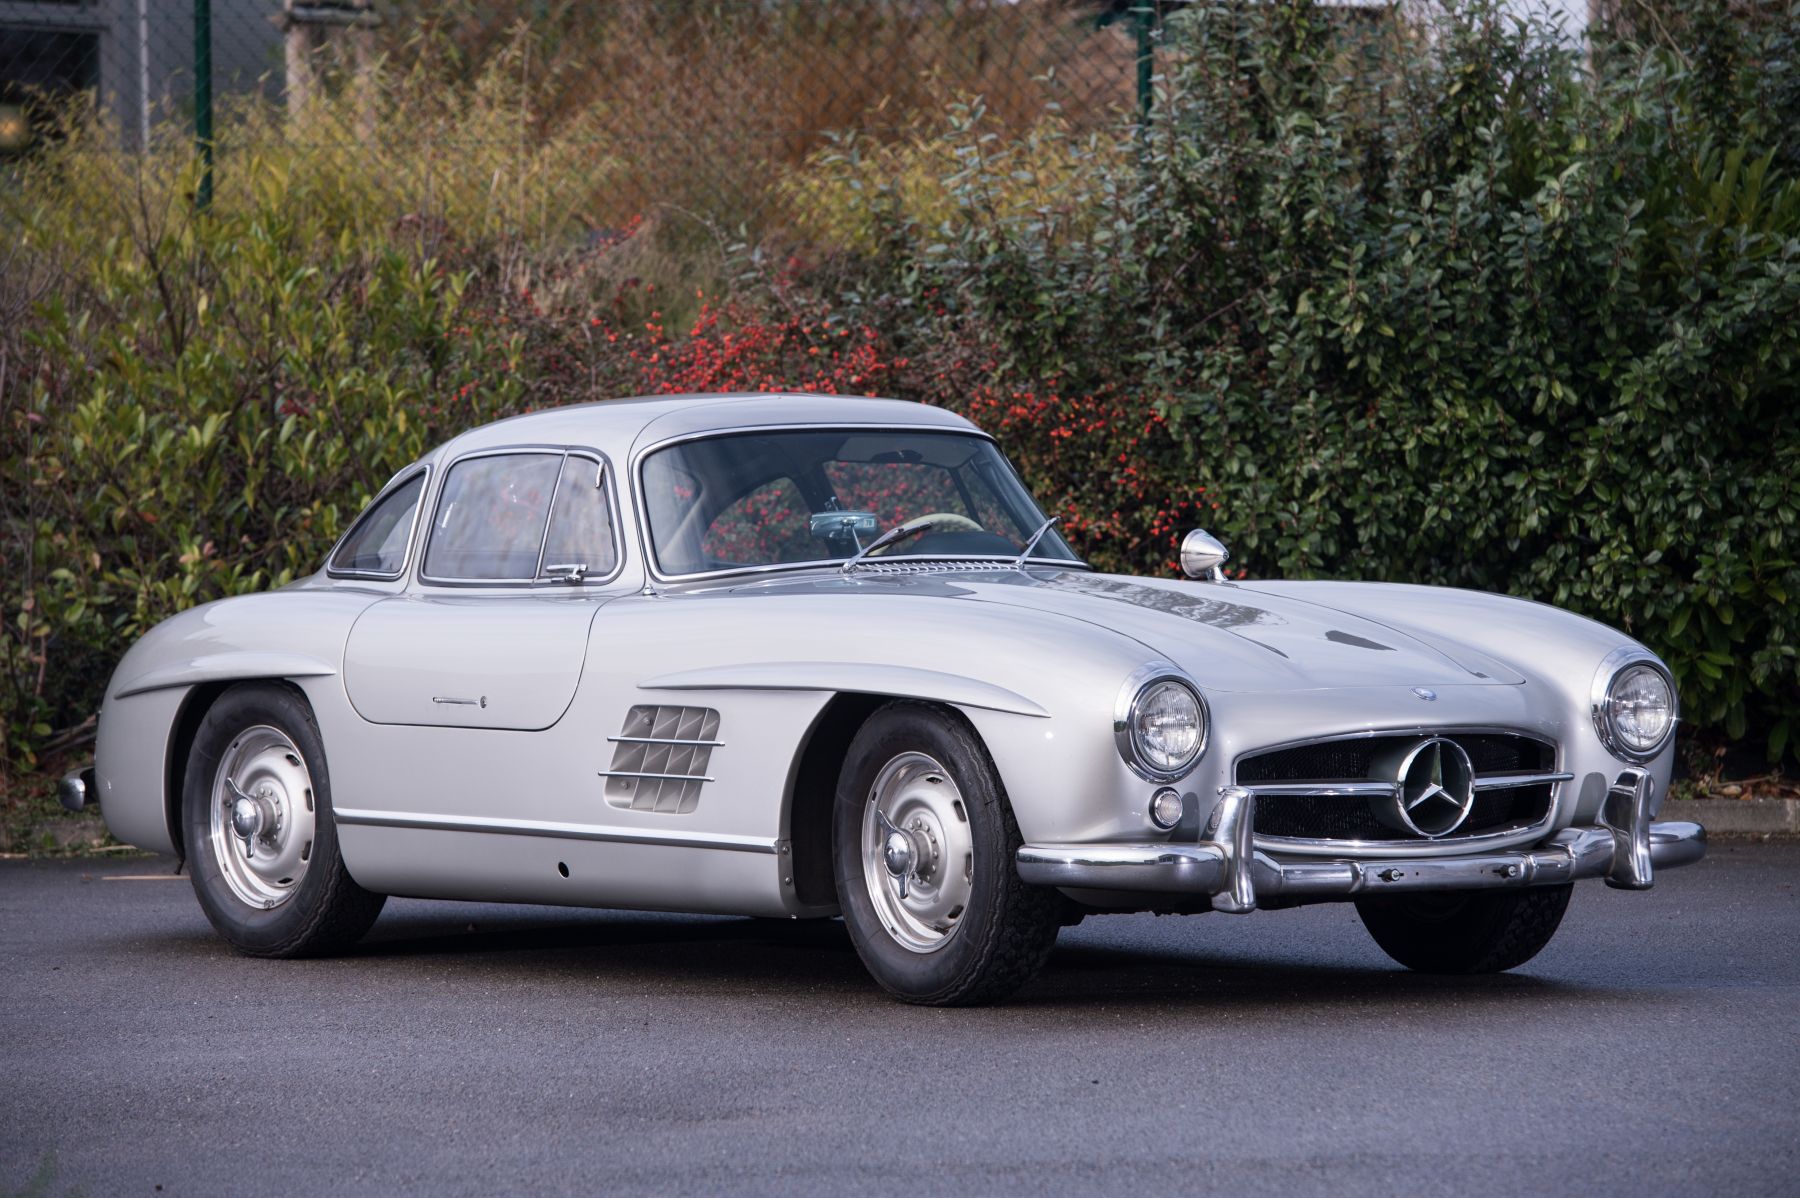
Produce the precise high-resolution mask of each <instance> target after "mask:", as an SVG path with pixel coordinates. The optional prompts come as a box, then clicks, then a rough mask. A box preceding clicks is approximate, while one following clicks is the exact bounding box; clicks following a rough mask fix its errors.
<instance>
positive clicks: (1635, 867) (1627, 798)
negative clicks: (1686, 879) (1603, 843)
mask: <svg viewBox="0 0 1800 1198" xmlns="http://www.w3.org/2000/svg"><path fill="white" fill-rule="evenodd" d="M1655 789H1656V781H1655V779H1653V778H1651V777H1650V775H1649V774H1648V773H1646V772H1645V771H1643V770H1640V769H1627V770H1623V771H1621V772H1620V774H1619V776H1618V778H1617V779H1616V780H1615V781H1614V782H1613V784H1612V787H1611V788H1610V789H1609V790H1608V791H1607V792H1606V800H1605V802H1603V803H1602V804H1601V806H1600V823H1601V826H1603V827H1605V828H1606V829H1608V830H1609V831H1610V832H1611V833H1612V838H1613V857H1612V868H1611V869H1610V870H1608V871H1607V875H1606V884H1607V885H1608V886H1612V887H1616V888H1617V889H1620V890H1648V889H1650V887H1651V886H1652V885H1654V884H1655V882H1656V873H1655V868H1656V867H1655V863H1654V860H1653V858H1652V856H1651V853H1650V798H1651V795H1652V794H1653V793H1654V792H1655Z"/></svg>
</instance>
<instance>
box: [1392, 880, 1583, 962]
mask: <svg viewBox="0 0 1800 1198" xmlns="http://www.w3.org/2000/svg"><path fill="white" fill-rule="evenodd" d="M1574 889H1575V888H1574V887H1573V886H1533V887H1531V888H1529V889H1525V890H1506V891H1464V892H1447V893H1442V894H1413V895H1395V896H1391V897H1378V898H1365V899H1358V900H1357V902H1356V913H1357V914H1358V915H1360V916H1361V917H1362V921H1363V926H1364V927H1366V928H1368V929H1369V935H1371V936H1373V937H1374V938H1375V943H1376V944H1378V945H1380V946H1381V951H1383V952H1385V953H1386V954H1387V955H1388V956H1390V957H1392V958H1393V959H1394V960H1396V961H1398V962H1399V963H1400V964H1402V965H1404V966H1406V967H1407V968H1408V969H1412V970H1417V971H1418V972H1420V973H1499V972H1501V971H1503V970H1507V969H1512V968H1515V967H1517V966H1520V965H1523V964H1525V962H1527V961H1529V960H1531V959H1532V958H1533V957H1535V956H1537V955H1538V953H1539V952H1540V951H1542V949H1543V947H1544V946H1545V945H1546V944H1549V943H1550V938H1551V937H1552V936H1554V935H1556V929H1557V927H1558V926H1559V925H1560V924H1561V923H1562V917H1563V912H1564V911H1566V910H1568V907H1569V895H1570V893H1571V892H1572V891H1573V890H1574Z"/></svg>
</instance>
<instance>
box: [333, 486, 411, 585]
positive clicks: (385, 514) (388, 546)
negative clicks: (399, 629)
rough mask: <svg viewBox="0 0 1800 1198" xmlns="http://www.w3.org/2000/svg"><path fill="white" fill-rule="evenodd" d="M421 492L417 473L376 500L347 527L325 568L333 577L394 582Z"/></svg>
mask: <svg viewBox="0 0 1800 1198" xmlns="http://www.w3.org/2000/svg"><path fill="white" fill-rule="evenodd" d="M424 490H425V472H424V471H423V470H421V471H419V472H418V473H417V474H414V475H413V476H412V477H411V478H409V479H407V480H406V481H405V482H404V483H401V484H400V485H399V486H398V487H396V488H395V489H394V490H392V491H389V492H388V493H387V494H386V495H384V496H382V497H380V498H378V499H377V500H376V501H375V502H374V503H373V504H371V505H370V506H369V508H368V510H366V511H365V512H363V514H362V516H361V517H360V518H359V519H358V520H357V522H356V523H355V524H354V525H353V526H352V527H351V529H350V535H348V536H346V537H345V538H344V540H343V543H342V544H340V545H339V546H338V547H337V552H336V553H333V554H332V555H331V561H330V562H328V563H327V564H326V568H327V569H328V570H329V571H330V572H331V573H333V574H353V575H358V576H362V577H375V578H398V577H399V576H400V573H401V571H403V570H405V569H406V547H407V545H408V544H409V543H410V542H411V541H412V530H413V518H414V515H415V513H416V512H417V511H418V508H419V496H420V494H422V493H423V492H424Z"/></svg>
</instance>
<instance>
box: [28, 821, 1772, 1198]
mask: <svg viewBox="0 0 1800 1198" xmlns="http://www.w3.org/2000/svg"><path fill="white" fill-rule="evenodd" d="M168 869H169V863H168V862H167V861H163V860H158V861H144V860H136V861H104V862H68V863H46V864H32V863H26V862H16V861H14V862H0V1003H3V1004H4V1005H3V1010H4V1019H5V1023H4V1031H3V1032H0V1194H11V1193H19V1192H24V1193H38V1194H47V1195H62V1194H69V1193H86V1194H95V1195H99V1194H154V1193H156V1192H158V1191H160V1192H161V1193H163V1194H167V1195H180V1194H229V1195H257V1194H309V1193H333V1194H340V1193H352V1194H389V1193H400V1194H433V1195H437V1194H464V1193H468V1194H500V1193H507V1192H531V1193H595V1194H599V1193H608V1194H617V1193H640V1192H668V1193H710V1192H721V1193H727V1192H728V1193H798V1192H806V1193H829V1194H850V1193H856V1194H877V1193H879V1194H908V1195H927V1194H947V1193H969V1194H985V1193H1022V1194H1040V1193H1077V1194H1084V1193H1094V1192H1117V1193H1132V1194H1159V1193H1167V1194H1190V1193H1191V1194H1199V1193H1220V1194H1230V1195H1233V1196H1239V1195H1254V1194H1279V1195H1286V1194H1295V1193H1319V1194H1330V1195H1333V1196H1334V1198H1343V1196H1350V1195H1360V1194H1370V1195H1382V1196H1384V1198H1393V1196H1404V1198H1411V1196H1414V1195H1430V1194H1452V1193H1454V1194H1459V1195H1480V1196H1481V1198H1491V1196H1494V1195H1509V1194H1521V1195H1524V1194H1532V1195H1538V1194H1582V1195H1589V1194H1620V1195H1626V1194H1630V1195H1661V1194H1717V1193H1725V1194H1731V1195H1734V1196H1742V1195H1757V1194H1790V1195H1791V1194H1797V1193H1800V892H1797V887H1800V846H1797V845H1794V844H1793V843H1791V842H1790V843H1789V844H1787V845H1781V844H1773V845H1759V844H1749V843H1736V844H1731V843H1719V844H1715V845H1714V846H1713V854H1712V856H1711V857H1710V858H1709V859H1708V860H1707V861H1706V862H1704V863H1702V864H1701V865H1699V866H1696V867H1693V868H1691V869H1687V870H1682V871H1679V872H1672V873H1666V874H1665V875H1664V876H1663V878H1662V881H1661V882H1660V883H1659V884H1658V886H1657V888H1656V890H1655V891H1653V892H1652V893H1650V894H1647V895H1640V894H1622V893H1618V892H1614V891H1610V890H1607V889H1605V888H1604V887H1602V886H1601V885H1599V884H1598V883H1584V884H1583V885H1582V886H1581V887H1580V888H1579V889H1578V891H1577V894H1576V898H1575V902H1574V904H1573V906H1572V907H1571V909H1570V913H1569V917H1568V919H1567V920H1566V921H1565V922H1564V924H1563V930H1562V932H1561V934H1560V935H1559V937H1558V938H1557V940H1556V941H1555V942H1554V943H1552V944H1551V946H1550V947H1549V948H1548V949H1547V950H1546V951H1545V952H1544V953H1543V954H1542V955H1541V956H1539V957H1538V958H1537V960H1535V961H1533V962H1532V963H1531V964H1530V965H1528V966H1526V967H1525V968H1524V969H1523V970H1521V971H1519V972H1517V973H1515V974H1512V975H1507V976H1502V977H1497V978H1486V979H1478V980H1439V979H1429V978H1422V977H1417V976H1413V975H1408V974H1405V973H1401V972H1398V971H1396V970H1395V969H1393V968H1390V966H1389V965H1388V963H1387V961H1386V959H1385V958H1384V957H1382V956H1381V955H1380V954H1379V952H1378V951H1377V950H1376V949H1375V947H1374V946H1373V944H1372V943H1371V942H1370V941H1369V940H1368V938H1367V937H1366V935H1365V934H1364V933H1363V931H1362V929H1361V925H1360V924H1358V923H1357V921H1356V917H1355V915H1354V913H1353V912H1352V910H1351V909H1350V908H1348V907H1342V906H1324V907H1315V908H1310V909H1306V910H1300V911H1286V912H1272V913H1262V914H1258V915H1254V916H1251V917H1248V918H1233V917H1228V916H1219V915H1210V916H1202V917H1185V918H1165V919H1158V918H1155V917H1151V916H1130V917H1124V916H1114V917H1107V918H1099V919H1090V920H1089V921H1088V922H1087V923H1085V924H1084V925H1082V926H1081V927H1079V928H1076V929H1072V930H1069V931H1066V932H1064V934H1063V939H1062V941H1061V942H1060V943H1059V946H1058V949H1057V952H1056V955H1055V957H1054V958H1053V959H1052V961H1051V965H1050V968H1049V969H1048V970H1047V971H1046V973H1045V974H1044V976H1043V977H1042V978H1041V979H1040V980H1039V981H1038V982H1037V983H1035V984H1034V985H1033V986H1032V987H1031V988H1030V989H1028V990H1027V991H1026V992H1024V993H1023V994H1022V995H1021V996H1020V997H1019V999H1018V1000H1017V1001H1016V1002H1014V1003H1013V1004H1011V1005H1009V1006H1006V1007H1002V1008H998V1009H990V1010H977V1011H934V1010H918V1009H914V1008H908V1007H903V1006H899V1005H896V1004H894V1003H892V1002H890V1001H888V1000H886V999H885V998H883V997H881V996H880V995H879V994H878V993H877V992H876V991H875V989H874V988H873V986H872V985H871V984H870V983H869V982H868V981H867V980H866V979H865V977H864V975H863V974H862V972H861V970H860V968H859V967H858V965H857V962H856V958H855V955H854V954H853V953H852V951H851V949H850V947H849V944H848V942H847V941H846V939H845V937H844V933H843V930H842V928H841V926H840V925H837V924H835V923H827V924H814V925H799V924H768V923H757V922H752V921H747V920H731V919H713V918H695V917H685V916H664V915H641V914H628V913H620V912H589V911H567V910H558V909H552V908H542V907H532V908H509V907H498V906H486V905H476V904H436V903H426V902H417V901H394V902H391V903H390V904H389V906H388V908H387V912H386V914H384V915H383V916H382V919H381V922H380V923H379V924H377V925H376V928H375V931H374V932H373V933H372V934H371V936H370V938H369V941H368V942H367V943H366V944H365V945H364V946H363V947H362V949H361V950H360V951H359V952H358V953H357V954H356V955H354V956H350V957H346V958H343V959H339V960H330V961H313V962H267V961H252V960H247V959H244V958H241V957H237V956H235V955H233V954H232V953H231V952H230V951H228V950H227V949H226V948H225V947H224V945H223V944H222V943H221V942H220V941H219V940H218V939H216V938H215V937H214V936H213V934H212V932H211V930H210V928H209V927H208V926H207V923H206V921H205V919H204V917H203V916H202V915H201V914H200V910H199V908H198V906H197V905H196V904H195V901H194V897H193V894H192V892H191V891H190V889H189V886H188V883H187V881H186V880H185V879H181V880H161V879H155V878H154V875H155V874H158V873H164V872H167V870H168ZM121 875H126V876H127V877H121ZM145 876H150V877H151V878H152V880H129V878H130V877H145Z"/></svg>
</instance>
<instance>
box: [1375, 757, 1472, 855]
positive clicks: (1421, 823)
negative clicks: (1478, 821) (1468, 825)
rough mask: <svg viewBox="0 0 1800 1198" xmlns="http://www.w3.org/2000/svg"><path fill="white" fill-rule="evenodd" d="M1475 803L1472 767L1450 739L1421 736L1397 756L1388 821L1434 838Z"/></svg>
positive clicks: (1449, 830) (1455, 824) (1459, 821)
mask: <svg viewBox="0 0 1800 1198" xmlns="http://www.w3.org/2000/svg"><path fill="white" fill-rule="evenodd" d="M1474 803H1475V768H1474V766H1473V765H1471V764H1470V762H1469V755H1468V754H1467V753H1465V752H1463V748H1462V746H1461V745H1459V744H1457V743H1456V742H1455V741H1453V740H1445V739H1444V738H1443V737H1441V736H1434V737H1432V738H1431V739H1429V740H1422V741H1420V742H1419V743H1418V744H1416V745H1414V746H1413V747H1412V748H1411V749H1410V750H1408V751H1407V753H1406V755H1405V756H1404V757H1402V758H1401V759H1400V765H1399V768H1398V770H1396V771H1395V776H1394V798H1393V800H1392V802H1391V804H1389V805H1388V811H1387V814H1388V815H1389V816H1390V817H1391V818H1390V820H1389V821H1388V822H1390V823H1394V822H1396V821H1397V826H1398V827H1401V828H1404V829H1405V830H1407V831H1410V832H1412V833H1413V834H1415V835H1418V836H1423V837H1425V838H1427V839H1429V840H1436V839H1437V838H1438V837H1440V836H1448V835H1450V833H1452V832H1454V831H1456V830H1457V829H1458V828H1460V827H1462V825H1463V821H1464V820H1466V819H1468V818H1469V809H1470V808H1471V807H1472V806H1474Z"/></svg>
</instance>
